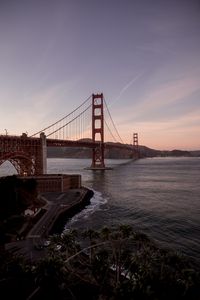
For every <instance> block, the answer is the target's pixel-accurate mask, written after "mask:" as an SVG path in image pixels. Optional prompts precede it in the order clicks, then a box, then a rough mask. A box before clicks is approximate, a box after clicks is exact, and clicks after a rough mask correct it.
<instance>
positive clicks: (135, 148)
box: [133, 133, 140, 158]
mask: <svg viewBox="0 0 200 300" xmlns="http://www.w3.org/2000/svg"><path fill="white" fill-rule="evenodd" d="M139 156H140V153H139V146H138V133H133V157H135V158H139Z"/></svg>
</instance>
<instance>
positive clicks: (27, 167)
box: [0, 152, 35, 176]
mask: <svg viewBox="0 0 200 300" xmlns="http://www.w3.org/2000/svg"><path fill="white" fill-rule="evenodd" d="M5 161H9V162H10V163H11V164H12V165H13V167H14V168H15V170H16V171H17V173H18V174H19V175H22V176H25V175H33V174H34V173H35V160H34V159H33V158H30V157H28V156H27V154H26V153H24V152H13V153H7V154H5V155H3V156H2V157H1V160H0V166H1V165H2V164H3V163H4V162H5Z"/></svg>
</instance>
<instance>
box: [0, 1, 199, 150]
mask: <svg viewBox="0 0 200 300" xmlns="http://www.w3.org/2000/svg"><path fill="white" fill-rule="evenodd" d="M199 33H200V2H199V1H198V0H191V1H187V0H169V1H165V0H152V1H151V3H150V1H146V0H134V1H132V0H125V1H114V0H110V1H106V0H102V1H96V0H94V1H91V0H85V1H81V0H78V1H73V0H67V1H66V0H58V1H53V0H48V1H47V0H44V1H34V0H30V1H26V0H19V1H14V0H9V1H7V0H2V1H1V2H0V65H1V68H0V104H1V111H0V134H6V133H8V134H12V135H21V134H22V132H27V133H28V135H31V134H33V133H35V132H37V131H39V130H41V129H42V128H44V127H46V126H48V125H50V124H51V123H54V122H55V121H57V120H58V119H60V118H62V117H63V116H64V115H66V114H68V113H70V112H71V111H72V110H74V109H75V108H76V107H77V106H79V105H80V104H81V103H82V102H83V101H84V100H85V99H87V98H88V96H90V95H91V94H92V93H103V94H104V97H105V99H106V102H107V105H108V107H109V110H110V112H111V115H112V118H113V120H114V122H115V125H116V127H117V129H118V131H119V133H120V136H121V137H122V138H123V141H124V142H125V143H131V142H132V136H133V133H134V132H137V133H138V136H139V144H140V145H145V146H147V147H150V148H153V149H158V150H173V149H180V150H200V138H199V136H200V34H199ZM88 138H91V137H90V136H89V137H88Z"/></svg>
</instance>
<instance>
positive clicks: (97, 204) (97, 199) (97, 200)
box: [65, 188, 108, 229]
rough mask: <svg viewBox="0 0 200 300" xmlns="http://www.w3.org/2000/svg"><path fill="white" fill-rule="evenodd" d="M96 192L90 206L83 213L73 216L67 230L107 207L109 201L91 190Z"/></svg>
mask: <svg viewBox="0 0 200 300" xmlns="http://www.w3.org/2000/svg"><path fill="white" fill-rule="evenodd" d="M90 190H92V191H93V192H94V195H93V197H92V198H91V199H90V204H89V205H88V206H86V207H85V208H84V209H83V210H82V211H81V212H79V213H78V214H76V215H75V216H73V217H72V218H71V219H70V220H69V221H68V222H67V224H66V226H65V229H67V228H69V227H71V225H72V224H74V223H76V222H78V221H80V220H85V219H87V218H88V217H89V216H91V215H92V214H93V213H94V212H96V211H98V210H102V205H105V204H106V203H107V202H108V199H106V198H104V197H103V195H102V193H100V192H98V191H95V190H93V189H91V188H90Z"/></svg>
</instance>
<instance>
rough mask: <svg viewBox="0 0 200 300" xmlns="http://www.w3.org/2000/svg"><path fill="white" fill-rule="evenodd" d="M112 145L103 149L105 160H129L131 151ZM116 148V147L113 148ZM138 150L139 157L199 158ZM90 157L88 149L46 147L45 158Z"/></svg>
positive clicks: (199, 153) (197, 153)
mask: <svg viewBox="0 0 200 300" xmlns="http://www.w3.org/2000/svg"><path fill="white" fill-rule="evenodd" d="M84 140H85V141H87V142H90V141H91V140H90V139H84ZM108 144H110V145H111V144H112V148H109V149H108V148H105V158H112V159H128V158H131V155H132V153H131V151H130V150H128V149H126V148H123V147H120V146H121V144H119V143H111V142H110V143H108ZM115 146H116V147H115ZM127 146H128V147H130V148H131V145H129V144H127ZM139 150H140V157H156V156H162V157H164V156H174V157H177V156H188V157H193V156H194V157H195V156H200V150H199V151H183V150H172V151H167V150H166V151H165V150H163V151H161V150H155V149H151V148H148V147H146V146H142V145H140V146H139ZM91 156H92V149H90V148H84V147H82V148H78V147H77V148H76V147H58V148H57V147H48V148H47V157H49V158H53V157H54V158H55V157H57V158H58V157H60V158H91Z"/></svg>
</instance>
